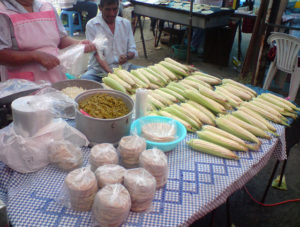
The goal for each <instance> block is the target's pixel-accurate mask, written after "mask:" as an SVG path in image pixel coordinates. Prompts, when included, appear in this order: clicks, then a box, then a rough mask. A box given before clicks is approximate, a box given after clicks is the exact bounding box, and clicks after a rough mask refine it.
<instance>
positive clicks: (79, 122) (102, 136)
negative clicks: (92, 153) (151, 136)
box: [75, 89, 134, 146]
mask: <svg viewBox="0 0 300 227" xmlns="http://www.w3.org/2000/svg"><path fill="white" fill-rule="evenodd" d="M94 94H108V95H111V96H113V97H116V98H121V99H122V100H123V101H124V103H125V104H126V106H127V107H128V109H129V113H128V114H126V115H124V116H122V117H119V118H114V119H98V118H93V117H90V116H86V115H84V114H82V113H81V112H80V111H79V110H78V109H76V112H75V122H76V128H77V129H78V130H79V131H81V132H82V133H83V134H85V135H86V137H87V138H88V140H89V141H90V143H91V144H92V145H94V144H99V143H112V144H114V145H115V146H116V145H117V144H118V143H119V141H120V139H121V138H122V137H123V136H127V135H129V132H130V125H131V122H132V114H133V106H134V102H133V100H132V99H131V98H130V96H128V95H126V94H124V93H122V92H119V91H115V90H108V89H93V90H88V91H85V92H82V93H81V94H79V95H78V96H77V97H76V98H75V101H76V102H77V103H78V102H80V101H81V100H83V99H85V98H87V97H89V96H91V95H94Z"/></svg>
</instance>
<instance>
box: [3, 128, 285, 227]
mask: <svg viewBox="0 0 300 227" xmlns="http://www.w3.org/2000/svg"><path fill="white" fill-rule="evenodd" d="M275 127H276V128H277V132H278V134H280V135H281V137H280V138H281V139H280V138H275V137H273V138H272V139H271V140H262V146H261V149H260V150H259V151H256V152H253V151H251V152H245V153H244V152H237V154H238V156H239V157H240V160H238V161H235V160H226V159H223V158H218V157H214V156H210V155H207V154H203V153H200V152H196V151H193V150H191V149H190V148H189V147H188V146H187V145H186V142H187V141H188V140H190V139H192V138H196V135H195V134H191V133H189V134H188V135H187V137H186V138H185V140H184V141H182V142H181V143H180V144H179V145H178V146H177V148H176V149H175V150H173V151H171V152H169V153H167V156H168V165H169V177H168V182H167V184H166V186H165V187H164V188H162V189H160V190H158V191H157V192H156V194H155V199H154V201H153V205H152V208H151V209H150V210H149V212H145V213H134V212H130V215H129V217H128V219H127V221H126V223H125V224H124V226H179V225H188V224H191V223H192V222H193V221H195V220H197V219H199V218H201V217H203V216H205V215H206V214H207V213H209V212H210V211H212V210H213V209H215V208H217V207H218V206H220V205H221V204H222V203H224V202H225V201H226V199H227V197H228V196H230V195H231V194H232V193H234V192H235V191H236V190H238V189H239V188H241V187H242V186H243V185H244V184H245V183H246V182H247V181H249V180H250V179H251V178H252V177H253V176H254V175H255V174H257V172H259V171H260V170H261V169H262V168H263V166H264V165H265V164H266V163H267V161H268V160H269V158H270V157H271V156H272V154H275V157H276V158H279V159H282V158H284V157H286V156H285V150H284V149H283V148H284V145H283V143H284V137H282V135H284V127H283V126H280V125H275ZM282 138H283V140H282ZM83 152H84V155H85V164H87V159H88V154H89V148H83ZM0 174H1V177H0V198H1V199H2V200H3V201H4V202H5V203H6V205H7V210H8V217H9V220H10V222H11V223H12V224H13V226H85V227H86V226H91V225H92V221H91V212H76V211H73V210H71V209H68V208H66V207H63V206H62V205H60V204H58V203H57V202H56V199H57V196H58V194H59V191H60V190H61V187H62V185H63V181H64V178H65V176H66V173H65V172H62V171H60V170H59V169H57V168H56V167H54V166H51V165H49V166H47V167H46V168H44V169H42V170H40V171H38V172H36V173H31V174H20V173H17V172H15V171H13V170H11V169H10V168H8V167H7V166H5V165H4V164H3V163H1V162H0Z"/></svg>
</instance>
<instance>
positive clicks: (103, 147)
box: [89, 143, 119, 171]
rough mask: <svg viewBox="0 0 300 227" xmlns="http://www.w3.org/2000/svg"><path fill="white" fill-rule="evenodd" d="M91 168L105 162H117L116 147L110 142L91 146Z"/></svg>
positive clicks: (94, 168)
mask: <svg viewBox="0 0 300 227" xmlns="http://www.w3.org/2000/svg"><path fill="white" fill-rule="evenodd" d="M89 162H90V164H91V170H92V171H95V170H96V169H97V168H98V167H99V166H102V165H105V164H118V163H119V156H118V153H117V151H116V148H115V147H114V146H113V145H112V144H110V143H101V144H97V145H95V146H93V147H92V149H91V154H90V157H89Z"/></svg>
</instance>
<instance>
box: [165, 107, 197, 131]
mask: <svg viewBox="0 0 300 227" xmlns="http://www.w3.org/2000/svg"><path fill="white" fill-rule="evenodd" d="M170 107H172V108H175V109H176V110H178V111H179V112H182V113H183V114H185V115H186V116H188V117H190V118H191V119H192V120H193V121H194V122H196V123H197V126H198V128H201V127H202V122H201V121H200V120H199V118H198V117H197V116H196V115H195V114H194V113H192V112H190V111H187V110H186V109H185V108H183V107H182V106H181V105H177V104H173V105H171V106H170Z"/></svg>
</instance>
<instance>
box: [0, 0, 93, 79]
mask: <svg viewBox="0 0 300 227" xmlns="http://www.w3.org/2000/svg"><path fill="white" fill-rule="evenodd" d="M80 43H82V44H84V45H85V52H91V51H94V50H95V49H96V48H95V46H94V45H93V44H92V43H91V42H90V41H88V40H83V41H80V40H76V39H73V38H71V37H69V36H68V35H67V33H66V31H65V29H64V27H63V25H62V23H61V21H60V20H59V17H58V15H57V12H56V11H55V9H54V8H53V6H52V5H51V4H50V3H47V2H39V1H37V0H1V1H0V65H4V66H6V69H7V73H6V74H7V75H5V77H3V75H2V76H1V77H2V80H8V79H15V78H18V79H27V80H31V81H40V80H46V81H49V82H51V83H54V82H57V81H60V80H64V79H66V76H65V75H64V74H63V73H62V72H61V70H60V67H59V63H60V62H59V59H58V58H57V55H58V50H59V49H63V48H65V47H68V46H70V45H74V44H80Z"/></svg>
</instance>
